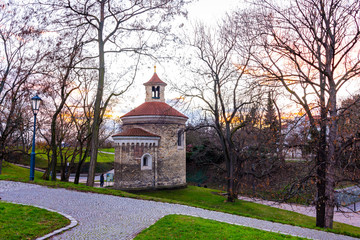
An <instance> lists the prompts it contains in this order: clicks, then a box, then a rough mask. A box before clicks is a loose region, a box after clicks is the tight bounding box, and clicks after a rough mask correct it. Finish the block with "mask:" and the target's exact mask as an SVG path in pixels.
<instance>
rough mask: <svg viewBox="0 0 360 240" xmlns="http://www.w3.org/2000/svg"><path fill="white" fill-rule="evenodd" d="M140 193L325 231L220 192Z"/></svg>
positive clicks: (353, 230) (348, 229)
mask: <svg viewBox="0 0 360 240" xmlns="http://www.w3.org/2000/svg"><path fill="white" fill-rule="evenodd" d="M138 194H139V195H142V196H144V195H145V196H151V197H156V198H161V199H169V200H172V201H177V202H180V203H182V204H185V205H190V206H194V207H200V208H205V209H209V210H215V211H221V212H226V213H231V214H236V215H241V216H245V217H252V218H257V219H263V220H267V221H272V222H279V223H284V224H290V225H295V226H301V227H306V228H313V229H319V230H322V229H320V228H317V227H316V223H315V218H313V217H309V216H306V215H303V214H299V213H296V212H291V211H287V210H283V209H278V208H273V207H270V206H266V205H261V204H257V203H253V202H247V201H241V200H238V201H236V202H234V203H229V202H226V198H225V197H224V196H222V195H221V191H218V190H214V189H208V188H199V187H194V186H188V187H187V188H184V189H174V190H161V191H141V192H138ZM328 231H331V232H334V233H340V234H346V235H351V236H355V237H360V228H358V227H354V226H351V225H348V224H343V223H338V222H334V226H333V229H331V230H328Z"/></svg>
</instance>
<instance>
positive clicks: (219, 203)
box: [0, 162, 360, 237]
mask: <svg viewBox="0 0 360 240" xmlns="http://www.w3.org/2000/svg"><path fill="white" fill-rule="evenodd" d="M41 176H42V173H38V172H35V180H34V183H35V184H39V185H44V186H49V187H57V188H66V189H69V190H77V191H82V192H94V193H100V194H108V195H114V196H120V197H130V198H137V199H145V200H153V201H160V202H169V203H179V204H184V205H189V206H194V207H200V208H204V209H209V210H215V211H219V212H226V213H231V214H236V215H241V216H247V217H252V218H257V219H263V220H268V221H273V222H280V223H285V224H290V225H296V226H301V227H307V228H312V229H319V230H323V229H320V228H317V227H316V226H315V218H313V217H309V216H305V215H302V214H299V213H295V212H291V211H286V210H282V209H277V208H273V207H269V206H265V205H261V204H257V203H252V202H247V201H240V200H238V201H236V202H235V203H228V202H226V201H225V200H226V198H225V197H224V196H222V195H221V194H220V193H221V191H218V190H213V189H208V188H199V187H194V186H189V187H187V188H184V189H176V190H161V191H147V192H145V191H143V192H138V193H137V194H133V193H128V192H124V191H120V190H115V189H109V188H93V187H88V186H85V185H84V184H78V185H76V184H73V183H66V182H60V181H56V182H53V181H45V180H42V179H41ZM0 180H12V181H21V182H29V169H24V168H20V167H17V166H14V165H12V164H9V163H6V162H4V164H3V174H2V175H0ZM328 231H331V232H334V233H339V234H345V235H350V236H354V237H360V228H358V227H354V226H351V225H347V224H343V223H338V222H334V228H333V229H331V230H328Z"/></svg>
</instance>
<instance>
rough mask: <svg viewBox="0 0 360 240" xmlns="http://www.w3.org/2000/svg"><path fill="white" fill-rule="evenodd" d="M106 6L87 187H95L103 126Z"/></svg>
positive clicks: (101, 20)
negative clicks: (102, 104)
mask: <svg viewBox="0 0 360 240" xmlns="http://www.w3.org/2000/svg"><path fill="white" fill-rule="evenodd" d="M104 6H105V1H104V0H103V1H101V8H100V24H99V29H98V42H99V81H98V87H97V92H96V99H95V107H94V121H93V125H92V138H91V154H90V166H89V173H88V178H87V182H86V185H87V186H91V187H92V186H94V178H95V167H96V161H97V153H98V145H99V127H100V124H101V116H100V110H101V109H100V105H101V101H102V97H103V90H104V80H105V79H104V78H105V53H104V44H105V43H104V41H103V28H104Z"/></svg>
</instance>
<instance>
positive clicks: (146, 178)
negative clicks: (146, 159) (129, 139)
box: [114, 144, 157, 189]
mask: <svg viewBox="0 0 360 240" xmlns="http://www.w3.org/2000/svg"><path fill="white" fill-rule="evenodd" d="M145 153H149V154H150V155H151V156H152V169H149V170H141V157H142V156H143V155H144V154H145ZM156 157H157V147H156V146H154V145H152V146H149V145H144V144H141V145H139V144H136V145H135V144H131V145H130V144H122V145H118V144H117V145H116V146H115V163H114V168H115V174H114V187H115V188H117V189H127V188H148V187H150V188H151V187H155V182H156V181H155V180H156V172H155V169H156V168H155V165H156V164H154V163H155V162H156Z"/></svg>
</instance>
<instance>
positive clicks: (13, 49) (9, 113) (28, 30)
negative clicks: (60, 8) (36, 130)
mask: <svg viewBox="0 0 360 240" xmlns="http://www.w3.org/2000/svg"><path fill="white" fill-rule="evenodd" d="M0 8H1V11H0V26H1V27H0V52H1V53H2V55H1V58H2V60H1V61H0V173H1V166H2V161H3V159H4V158H5V156H6V152H7V151H9V150H10V149H11V147H12V146H11V145H12V144H14V143H15V142H16V141H18V139H19V138H21V137H19V135H22V132H24V131H27V130H29V129H27V127H28V125H29V124H28V123H27V122H26V121H27V119H29V118H30V116H31V113H30V111H26V109H28V110H30V106H29V104H28V103H29V99H30V97H31V94H34V93H33V92H31V89H33V88H34V87H35V88H36V87H37V86H36V85H35V83H36V81H34V80H35V78H36V76H37V66H38V65H39V64H40V62H41V60H42V59H43V57H44V56H45V55H46V53H44V52H42V51H40V45H41V43H42V42H41V39H39V40H38V41H34V39H38V37H39V35H40V33H41V31H39V30H37V28H35V27H34V26H33V25H32V23H31V21H30V19H29V18H26V17H24V15H26V14H30V12H26V13H25V14H23V15H22V14H18V15H17V14H16V9H15V8H13V7H10V6H9V5H1V6H0ZM29 115H30V116H29ZM22 140H24V139H23V138H22Z"/></svg>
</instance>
